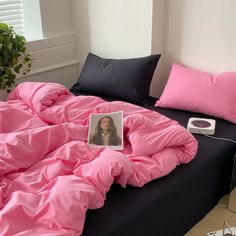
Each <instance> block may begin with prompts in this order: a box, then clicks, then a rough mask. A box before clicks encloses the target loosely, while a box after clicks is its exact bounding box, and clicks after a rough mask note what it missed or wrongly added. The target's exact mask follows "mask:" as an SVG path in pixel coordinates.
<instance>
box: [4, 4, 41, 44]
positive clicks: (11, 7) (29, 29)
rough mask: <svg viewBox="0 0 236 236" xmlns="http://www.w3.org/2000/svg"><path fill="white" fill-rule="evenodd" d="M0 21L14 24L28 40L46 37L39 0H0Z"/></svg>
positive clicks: (17, 30) (15, 28) (18, 32)
mask: <svg viewBox="0 0 236 236" xmlns="http://www.w3.org/2000/svg"><path fill="white" fill-rule="evenodd" d="M0 22H4V23H7V24H9V25H11V26H13V28H14V30H15V31H16V33H17V34H21V35H24V36H25V37H26V40H27V41H33V40H38V39H43V38H44V37H43V31H42V22H41V13H40V4H39V0H0Z"/></svg>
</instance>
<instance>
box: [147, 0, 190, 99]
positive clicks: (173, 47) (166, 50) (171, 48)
mask: <svg viewBox="0 0 236 236" xmlns="http://www.w3.org/2000/svg"><path fill="white" fill-rule="evenodd" d="M155 4H156V5H155ZM160 4H164V5H162V6H161V7H160ZM185 7H186V1H171V3H170V0H167V1H165V3H161V1H160V2H158V1H155V2H154V6H153V11H154V12H153V36H152V52H153V53H155V52H158V51H161V54H162V57H161V61H160V64H159V65H158V67H157V70H156V72H155V74H154V78H153V81H152V86H151V95H152V96H155V95H156V96H157V97H159V96H160V95H161V93H162V91H163V89H164V87H165V85H166V82H167V80H168V76H169V73H170V70H171V65H172V63H173V62H179V58H181V56H180V55H181V53H182V47H183V35H184V30H185V29H184V24H183V22H184V20H186V16H185V13H186V10H185ZM160 10H162V12H161V11H160ZM173 16H174V17H173ZM161 27H162V28H163V29H162V30H160V28H161ZM156 28H158V30H156ZM160 35H161V37H160ZM156 77H157V78H156ZM156 96H155V97H156Z"/></svg>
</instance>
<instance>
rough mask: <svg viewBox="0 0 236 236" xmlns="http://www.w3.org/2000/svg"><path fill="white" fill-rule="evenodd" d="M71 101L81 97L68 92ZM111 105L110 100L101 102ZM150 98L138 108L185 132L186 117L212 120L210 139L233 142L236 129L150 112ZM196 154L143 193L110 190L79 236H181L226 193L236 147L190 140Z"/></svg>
mask: <svg viewBox="0 0 236 236" xmlns="http://www.w3.org/2000/svg"><path fill="white" fill-rule="evenodd" d="M71 91H72V92H74V93H75V94H76V95H84V93H81V92H78V91H74V90H73V88H72V90H71ZM102 98H103V99H105V100H108V101H112V100H114V98H110V97H104V96H103V97H102ZM155 100H156V99H155V98H152V97H149V98H148V99H146V100H145V101H143V103H142V106H143V107H145V108H147V109H151V110H154V111H156V112H159V113H161V114H163V115H165V116H167V117H169V118H171V119H174V120H177V121H178V122H179V123H180V124H181V125H182V126H184V127H187V123H188V119H189V118H190V117H202V118H211V119H215V120H216V131H215V136H218V137H224V138H228V139H233V140H236V126H235V125H234V124H232V123H230V122H228V121H225V120H222V119H217V118H215V117H211V116H206V115H203V114H199V113H193V112H188V111H180V110H173V109H166V108H158V107H155V106H154V104H155ZM194 137H195V138H196V139H197V140H198V144H199V146H198V152H197V155H196V157H195V158H194V160H192V161H191V162H190V163H189V164H186V165H180V166H178V167H177V168H176V169H175V170H173V171H172V172H171V173H170V174H168V175H167V176H165V177H162V178H159V179H156V180H153V181H152V182H150V183H148V184H146V185H145V186H144V187H142V188H135V187H131V186H128V187H127V188H125V189H123V188H122V187H120V186H119V185H116V184H114V185H112V187H111V190H110V191H109V192H108V194H107V199H106V204H105V205H104V207H102V208H101V209H98V210H89V211H88V212H87V216H86V221H85V226H84V231H83V236H93V235H96V236H111V235H112V236H116V235H117V236H118V235H127V236H128V235H137V236H142V235H150V236H151V235H153V236H154V235H169V236H182V235H184V234H185V233H187V232H188V231H189V230H190V229H191V228H192V227H193V226H194V225H195V224H196V223H197V222H198V221H200V220H201V219H202V218H203V217H204V216H205V215H206V214H207V213H208V212H209V211H210V210H211V209H212V208H213V207H214V206H215V205H216V204H217V203H218V201H219V200H220V198H221V197H222V196H223V195H225V194H228V193H229V189H230V181H231V175H232V167H233V161H234V155H235V153H236V147H235V144H234V143H232V142H229V141H223V140H215V139H211V138H208V137H205V136H203V135H198V134H196V135H194Z"/></svg>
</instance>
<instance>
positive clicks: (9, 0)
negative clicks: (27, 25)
mask: <svg viewBox="0 0 236 236" xmlns="http://www.w3.org/2000/svg"><path fill="white" fill-rule="evenodd" d="M0 22H4V23H7V24H9V25H11V26H13V28H14V30H15V31H16V33H18V34H23V35H24V33H25V31H24V16H23V3H22V0H0Z"/></svg>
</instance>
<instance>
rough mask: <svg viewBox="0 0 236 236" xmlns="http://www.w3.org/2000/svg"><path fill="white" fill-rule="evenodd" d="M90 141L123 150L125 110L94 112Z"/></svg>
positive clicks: (90, 123) (89, 133) (90, 127)
mask: <svg viewBox="0 0 236 236" xmlns="http://www.w3.org/2000/svg"><path fill="white" fill-rule="evenodd" d="M88 143H89V144H92V145H99V146H102V147H108V148H111V149H114V150H123V111H117V112H111V113H102V114H92V115H91V116H90V121H89V132H88Z"/></svg>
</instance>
